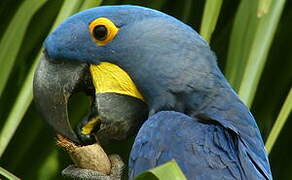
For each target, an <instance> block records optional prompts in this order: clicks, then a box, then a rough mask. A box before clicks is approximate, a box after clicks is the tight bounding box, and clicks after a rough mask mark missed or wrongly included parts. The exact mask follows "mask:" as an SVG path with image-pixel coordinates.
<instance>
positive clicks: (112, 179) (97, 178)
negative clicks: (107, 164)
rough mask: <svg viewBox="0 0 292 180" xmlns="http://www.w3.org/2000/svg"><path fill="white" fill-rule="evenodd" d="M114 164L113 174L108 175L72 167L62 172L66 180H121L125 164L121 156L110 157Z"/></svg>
mask: <svg viewBox="0 0 292 180" xmlns="http://www.w3.org/2000/svg"><path fill="white" fill-rule="evenodd" d="M109 159H110V161H111V164H112V169H111V174H109V175H106V174H103V173H100V172H97V171H93V170H89V169H81V168H77V167H75V166H74V165H70V166H68V167H67V168H65V169H64V170H63V171H62V175H63V176H64V177H65V178H69V179H77V180H121V179H122V176H123V171H124V168H125V164H124V162H123V161H122V159H121V157H120V156H119V155H116V154H113V155H110V156H109Z"/></svg>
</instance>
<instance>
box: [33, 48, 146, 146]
mask: <svg viewBox="0 0 292 180" xmlns="http://www.w3.org/2000/svg"><path fill="white" fill-rule="evenodd" d="M89 66H90V65H88V64H85V63H80V62H77V61H75V62H74V61H68V60H54V59H50V58H49V56H47V54H46V52H44V53H43V55H42V57H41V61H40V63H39V65H38V67H37V69H36V72H35V75H34V82H33V91H34V92H33V93H34V101H35V103H36V106H37V108H38V109H39V110H40V112H41V114H42V115H43V117H44V119H45V121H46V122H47V123H48V124H49V125H50V126H51V127H52V128H53V129H54V130H55V131H56V133H58V134H61V135H63V136H65V137H66V138H68V139H70V140H71V141H73V142H75V143H77V144H81V145H82V144H83V145H84V144H92V143H93V142H92V138H93V136H92V135H91V134H92V133H94V135H95V136H94V137H96V136H98V137H99V138H98V140H99V141H100V142H101V143H102V142H106V143H108V142H109V140H124V139H126V138H127V137H129V136H131V135H133V134H135V133H136V132H137V131H138V129H139V127H140V126H141V124H142V123H143V122H144V121H145V120H146V118H147V115H148V108H147V105H146V104H145V103H144V102H143V101H141V100H139V99H137V98H134V97H131V96H125V95H121V94H116V93H99V94H95V89H94V86H93V83H92V78H91V74H90V71H89ZM80 91H82V92H85V93H86V94H87V95H89V96H91V97H92V99H93V102H92V104H91V108H90V110H89V113H88V114H87V115H86V116H85V117H84V118H83V119H82V120H81V122H80V123H79V125H77V128H74V129H76V131H74V130H73V128H72V127H71V125H70V121H69V117H68V110H67V105H68V101H69V99H70V97H71V96H72V95H73V94H74V93H76V92H80ZM97 119H98V122H95V123H96V125H95V127H94V128H91V129H90V131H89V133H90V134H84V133H83V127H86V126H87V125H88V124H90V123H92V120H97ZM96 126H98V127H96ZM93 130H94V132H93ZM95 140H96V139H95Z"/></svg>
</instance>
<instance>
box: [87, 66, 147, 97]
mask: <svg viewBox="0 0 292 180" xmlns="http://www.w3.org/2000/svg"><path fill="white" fill-rule="evenodd" d="M90 73H91V77H92V80H93V85H94V87H95V93H107V92H113V93H117V94H123V95H128V96H132V97H135V98H138V99H141V100H143V101H144V98H143V96H142V95H141V94H140V92H139V91H138V89H137V87H136V85H135V83H134V82H133V81H132V79H131V78H130V76H129V75H128V74H127V73H126V72H125V71H124V70H122V69H121V68H120V67H119V66H117V65H115V64H111V63H108V62H102V63H100V64H98V65H90Z"/></svg>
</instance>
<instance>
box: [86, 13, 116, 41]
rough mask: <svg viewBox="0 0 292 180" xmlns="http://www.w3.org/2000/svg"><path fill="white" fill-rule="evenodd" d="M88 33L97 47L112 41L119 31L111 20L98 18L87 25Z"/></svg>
mask: <svg viewBox="0 0 292 180" xmlns="http://www.w3.org/2000/svg"><path fill="white" fill-rule="evenodd" d="M89 31H90V34H91V35H92V37H93V39H94V40H95V42H96V43H97V45H99V46H104V45H106V44H107V43H109V42H111V41H112V40H113V39H114V37H115V36H116V35H117V33H118V31H119V29H118V28H117V27H116V25H115V24H114V23H113V22H112V21H111V20H109V19H107V18H104V17H100V18H97V19H95V20H93V21H92V22H91V23H90V24H89Z"/></svg>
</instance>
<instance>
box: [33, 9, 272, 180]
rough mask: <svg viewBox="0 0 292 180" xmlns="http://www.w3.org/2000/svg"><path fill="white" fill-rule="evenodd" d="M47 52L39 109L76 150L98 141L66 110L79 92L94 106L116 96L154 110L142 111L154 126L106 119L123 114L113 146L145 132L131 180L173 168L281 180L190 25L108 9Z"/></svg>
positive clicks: (61, 34)
mask: <svg viewBox="0 0 292 180" xmlns="http://www.w3.org/2000/svg"><path fill="white" fill-rule="evenodd" d="M44 49H45V50H44V56H43V59H42V61H41V62H40V65H39V67H38V70H37V72H36V75H35V80H34V94H35V99H36V103H37V105H38V106H40V110H41V111H42V112H43V114H44V116H45V118H46V119H47V121H48V122H49V124H50V125H51V126H52V127H53V128H54V129H55V130H56V132H57V133H60V134H62V135H64V136H65V137H68V138H69V139H71V140H72V141H74V142H75V143H79V144H82V143H84V139H86V138H92V136H91V135H90V134H84V133H83V134H82V133H80V132H79V133H76V132H75V131H73V130H72V128H71V126H70V124H69V120H68V117H67V114H66V113H67V110H66V107H65V106H64V105H66V104H67V101H68V98H69V97H70V96H71V95H72V94H73V93H74V92H76V89H77V90H83V91H86V92H87V94H89V95H91V96H94V98H95V99H97V98H100V96H99V95H101V94H111V93H114V94H116V95H121V96H122V97H123V98H124V97H127V98H129V97H131V98H132V100H135V101H139V102H140V101H141V102H143V103H144V104H146V106H144V105H141V107H140V109H143V110H144V111H146V114H147V116H148V117H146V118H144V116H142V117H141V118H142V120H141V118H140V120H139V121H137V119H135V118H136V115H135V117H127V118H124V119H123V120H121V121H119V123H117V122H116V121H115V119H117V118H118V117H116V118H112V119H111V120H109V118H108V119H107V117H106V116H107V115H108V114H111V113H112V111H115V109H118V108H119V107H121V106H120V105H110V108H109V109H111V110H112V111H111V110H108V111H107V112H106V113H107V114H105V115H104V116H103V118H102V120H101V122H100V123H99V124H98V126H99V127H98V128H97V131H98V132H97V134H98V135H100V136H102V137H104V138H105V139H106V138H113V139H119V140H120V139H125V138H127V137H129V136H132V135H133V134H135V133H136V132H137V131H138V134H137V136H136V139H135V141H134V144H133V146H132V149H131V153H130V156H129V165H128V167H129V179H134V178H135V177H136V176H137V175H139V174H140V173H142V172H144V171H146V170H148V169H151V168H154V167H156V166H158V165H161V164H163V163H165V162H167V161H170V160H172V159H174V160H176V162H177V163H178V165H179V167H180V168H181V169H182V171H183V173H184V174H185V175H186V177H187V178H188V179H204V180H205V179H248V180H256V179H272V174H271V170H270V165H269V161H268V158H267V153H266V151H265V147H264V143H263V140H262V138H261V135H260V132H259V129H258V127H257V124H256V122H255V119H254V117H253V116H252V114H251V113H250V111H249V109H248V108H247V107H246V106H245V105H244V103H242V102H241V100H240V99H239V97H238V96H237V94H236V93H235V92H234V90H233V89H232V88H231V87H230V85H229V83H228V82H227V80H226V79H225V77H224V75H223V74H222V73H221V71H220V69H219V68H218V66H217V62H216V56H215V54H214V53H213V52H212V50H211V49H210V47H209V45H208V44H207V43H206V42H205V41H204V39H203V38H202V37H201V36H200V35H199V34H198V33H197V32H196V31H195V30H193V29H192V28H191V27H189V26H188V25H186V24H184V23H183V22H181V21H179V20H177V19H175V18H174V17H171V16H169V15H167V14H164V13H162V12H159V11H156V10H153V9H149V8H144V7H139V6H132V5H121V6H101V7H97V8H93V9H89V10H85V11H83V12H80V13H78V14H76V15H73V16H72V17H70V18H68V19H67V20H65V21H64V22H63V23H62V24H61V25H60V26H59V27H57V28H56V30H55V31H53V32H52V33H51V34H50V35H49V36H48V37H47V39H46V40H45V42H44ZM89 69H90V73H91V74H90V73H88V72H89ZM112 69H114V70H112ZM120 72H121V73H122V74H123V75H120V74H119V73H120ZM94 73H96V75H94ZM115 73H116V74H115ZM113 74H114V75H113ZM101 76H102V77H103V78H109V80H107V81H102V79H103V78H98V77H101ZM109 76H110V77H109ZM96 77H97V78H96ZM122 77H125V78H124V79H123V80H121V78H122ZM92 81H94V82H93V83H92ZM96 81H97V82H98V83H95V82H96ZM105 82H112V83H105ZM124 82H127V83H124ZM112 84H114V85H112ZM123 84H126V85H123ZM100 86H102V88H101V87H100ZM116 86H118V90H117V87H116ZM120 87H121V88H120ZM119 88H120V89H119ZM121 89H122V90H121ZM92 91H94V93H95V94H94V93H92ZM105 101H106V100H105ZM64 102H65V103H64ZM104 104H105V103H99V101H97V100H96V101H94V102H93V105H92V109H94V110H91V112H90V113H89V115H88V116H89V117H92V116H95V115H93V114H94V113H95V114H102V112H98V111H101V110H100V109H102V108H101V107H102V106H103V105H104ZM129 104H131V103H129ZM113 106H115V107H113ZM52 107H53V108H52ZM134 107H136V105H135V106H134ZM124 108H126V107H124ZM93 111H94V113H93ZM130 112H132V110H130V111H128V112H120V111H119V113H120V114H122V115H125V114H129V113H130ZM137 114H140V113H139V112H138V113H137ZM142 114H143V113H142ZM103 119H105V120H103ZM88 121H90V118H88V117H87V118H86V120H85V123H84V122H83V124H82V125H81V129H82V127H83V125H84V124H86V123H87V122H88ZM124 122H127V123H128V124H126V125H125V124H123V123H124ZM133 124H134V125H133ZM107 126H109V127H107ZM113 127H115V128H113ZM92 129H94V128H92ZM117 129H118V130H120V131H119V132H118V130H117ZM79 131H80V129H79ZM99 131H101V133H99ZM130 131H131V133H129V132H130ZM123 134H126V136H123ZM121 136H123V138H119V137H121Z"/></svg>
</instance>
